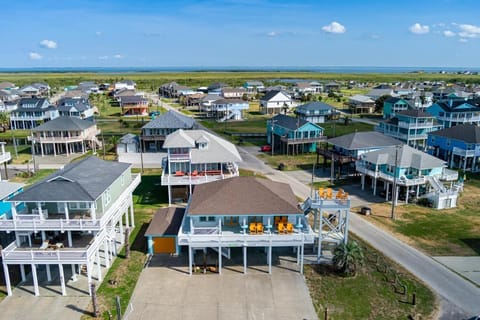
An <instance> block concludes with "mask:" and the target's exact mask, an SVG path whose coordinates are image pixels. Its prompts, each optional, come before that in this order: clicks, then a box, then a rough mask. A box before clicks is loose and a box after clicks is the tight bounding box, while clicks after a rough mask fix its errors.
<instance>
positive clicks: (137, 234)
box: [83, 169, 168, 319]
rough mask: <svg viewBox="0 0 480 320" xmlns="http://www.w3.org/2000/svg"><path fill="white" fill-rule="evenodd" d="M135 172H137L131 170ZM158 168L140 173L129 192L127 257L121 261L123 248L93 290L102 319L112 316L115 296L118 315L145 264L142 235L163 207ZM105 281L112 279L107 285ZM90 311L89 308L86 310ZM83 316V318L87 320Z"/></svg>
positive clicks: (126, 303) (163, 191) (164, 195)
mask: <svg viewBox="0 0 480 320" xmlns="http://www.w3.org/2000/svg"><path fill="white" fill-rule="evenodd" d="M133 172H137V173H138V171H137V170H133ZM160 176H161V170H160V169H146V170H144V173H143V174H142V182H141V184H140V185H139V186H138V187H137V189H135V192H134V193H133V202H134V207H135V229H133V230H132V231H131V235H130V244H131V250H130V258H129V259H125V249H122V251H121V252H120V253H119V255H118V256H117V258H116V259H115V261H114V262H113V264H112V266H111V267H110V269H109V270H108V273H107V274H106V276H105V279H104V281H103V282H102V284H101V285H100V287H99V288H98V291H97V296H98V303H99V307H100V310H101V312H102V316H103V317H104V318H105V319H108V311H110V313H111V314H112V315H113V317H116V309H115V297H116V296H119V297H120V299H121V305H122V313H123V312H124V311H125V309H126V308H127V306H128V303H129V301H130V297H131V295H132V293H133V290H134V289H135V285H136V283H137V280H138V277H139V276H140V273H141V272H142V270H143V266H144V263H145V261H146V240H145V237H144V233H145V231H146V229H147V227H148V223H149V222H150V220H151V218H152V216H153V214H154V213H155V212H156V211H157V210H158V208H160V207H164V206H167V203H168V199H167V190H166V188H165V187H162V186H160ZM108 280H116V281H117V282H118V283H117V284H116V285H111V284H109V283H108ZM91 310H93V309H92V306H90V311H91ZM89 318H90V317H89V316H84V317H83V319H89Z"/></svg>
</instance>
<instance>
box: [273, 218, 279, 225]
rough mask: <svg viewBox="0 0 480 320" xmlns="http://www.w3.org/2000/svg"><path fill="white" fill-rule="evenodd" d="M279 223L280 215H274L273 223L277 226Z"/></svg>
mask: <svg viewBox="0 0 480 320" xmlns="http://www.w3.org/2000/svg"><path fill="white" fill-rule="evenodd" d="M279 223H280V217H274V218H273V224H274V225H275V226H278V224H279Z"/></svg>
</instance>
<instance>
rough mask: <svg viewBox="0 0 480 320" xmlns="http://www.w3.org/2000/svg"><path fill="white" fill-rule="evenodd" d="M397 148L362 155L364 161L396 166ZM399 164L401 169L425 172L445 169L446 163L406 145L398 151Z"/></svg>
mask: <svg viewBox="0 0 480 320" xmlns="http://www.w3.org/2000/svg"><path fill="white" fill-rule="evenodd" d="M395 153H396V147H388V148H385V149H382V150H377V151H372V152H367V153H365V154H363V155H362V159H364V160H366V161H368V162H370V163H374V164H377V165H381V164H392V165H393V164H394V163H395ZM397 164H398V166H399V167H401V168H414V169H417V170H425V169H432V168H439V167H445V166H446V164H445V161H443V160H440V159H438V158H436V157H434V156H431V155H429V154H428V153H425V152H422V151H420V150H417V149H415V148H412V147H410V146H408V145H406V144H404V145H402V146H401V147H400V148H399V149H398V154H397Z"/></svg>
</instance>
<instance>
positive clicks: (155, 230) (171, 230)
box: [145, 207, 185, 236]
mask: <svg viewBox="0 0 480 320" xmlns="http://www.w3.org/2000/svg"><path fill="white" fill-rule="evenodd" d="M184 213H185V208H175V207H169V208H162V209H159V210H158V211H157V213H155V215H154V216H153V218H152V221H151V222H150V225H149V226H148V229H147V231H145V236H176V235H177V234H178V230H179V229H180V225H181V224H182V219H183V215H184Z"/></svg>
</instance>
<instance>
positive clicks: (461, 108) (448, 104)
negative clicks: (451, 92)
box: [427, 98, 480, 128]
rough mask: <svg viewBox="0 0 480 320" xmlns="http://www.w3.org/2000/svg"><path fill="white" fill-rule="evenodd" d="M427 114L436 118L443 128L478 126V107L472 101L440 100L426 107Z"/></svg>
mask: <svg viewBox="0 0 480 320" xmlns="http://www.w3.org/2000/svg"><path fill="white" fill-rule="evenodd" d="M427 112H428V113H430V114H432V115H433V116H434V117H435V118H437V120H438V123H440V124H441V125H442V127H443V128H451V127H454V126H456V125H459V124H475V125H480V106H479V103H478V101H476V100H473V99H470V100H468V99H467V100H465V99H458V98H457V99H448V100H440V101H437V102H435V103H434V104H432V105H431V106H430V107H428V108H427Z"/></svg>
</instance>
